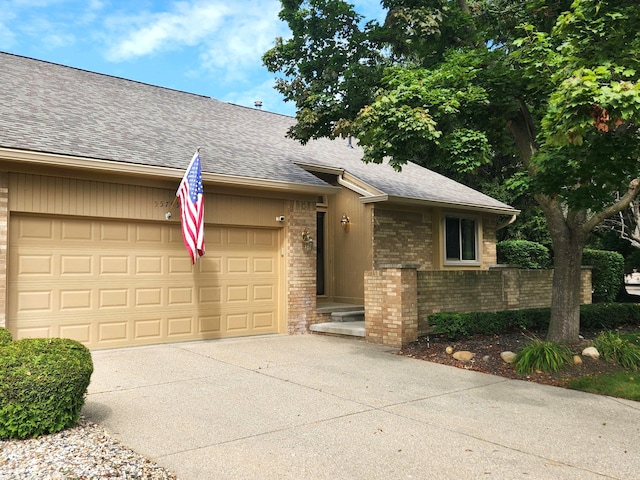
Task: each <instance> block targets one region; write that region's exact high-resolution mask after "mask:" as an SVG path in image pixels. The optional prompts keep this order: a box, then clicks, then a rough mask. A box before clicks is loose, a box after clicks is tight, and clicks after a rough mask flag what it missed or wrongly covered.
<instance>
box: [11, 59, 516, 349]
mask: <svg viewBox="0 0 640 480" xmlns="http://www.w3.org/2000/svg"><path fill="white" fill-rule="evenodd" d="M293 121H294V119H293V118H291V117H287V116H282V115H278V114H273V113H269V112H266V111H262V110H259V109H253V108H246V107H242V106H237V105H232V104H228V103H223V102H220V101H218V100H215V99H212V98H209V97H206V96H201V95H194V94H190V93H185V92H180V91H175V90H171V89H168V88H162V87H158V86H153V85H147V84H143V83H139V82H135V81H130V80H126V79H122V78H116V77H112V76H108V75H102V74H99V73H93V72H88V71H84V70H79V69H76V68H71V67H67V66H62V65H57V64H53V63H48V62H44V61H39V60H35V59H31V58H25V57H21V56H16V55H12V54H7V53H0V279H2V282H1V283H0V285H2V289H1V292H2V293H1V294H0V326H6V327H7V328H8V329H9V330H10V331H11V332H12V333H13V335H14V337H16V338H21V337H27V336H45V337H48V336H62V337H69V338H74V339H77V340H79V341H81V342H83V343H85V344H86V345H87V346H89V347H90V348H95V349H97V348H110V347H120V346H129V345H143V344H150V343H161V342H174V341H185V340H195V339H208V338H223V337H235V336H243V335H255V334H268V333H302V332H308V331H309V329H310V326H311V325H313V324H315V323H317V322H320V321H324V320H326V316H323V315H322V314H319V313H318V306H320V305H322V304H326V303H340V304H353V305H363V304H364V300H365V284H364V283H365V282H364V278H365V272H367V271H373V270H376V269H379V268H383V267H384V266H389V265H392V266H393V265H395V266H402V265H412V266H413V267H414V268H417V269H419V270H433V271H437V270H487V269H488V268H489V266H490V265H493V264H495V263H496V250H495V243H496V226H497V225H498V223H499V222H500V221H504V219H505V218H509V217H510V216H512V215H515V214H517V210H515V209H514V208H512V207H511V206H509V205H506V204H504V203H502V202H499V201H497V200H495V199H493V198H491V197H489V196H487V195H484V194H482V193H480V192H478V191H475V190H473V189H471V188H468V187H466V186H464V185H461V184H459V183H456V182H454V181H452V180H450V179H448V178H445V177H443V176H441V175H439V174H436V173H434V172H432V171H430V170H428V169H426V168H423V167H420V166H417V165H413V164H411V165H407V166H406V167H405V168H404V169H403V170H402V172H400V173H398V172H395V171H394V170H393V169H392V168H391V167H390V166H388V165H386V164H383V165H367V164H364V163H363V162H362V161H361V158H362V151H361V150H360V149H359V148H358V147H357V146H356V145H351V144H350V142H349V141H348V140H333V141H331V140H328V139H320V140H314V141H310V142H309V143H308V144H307V145H304V146H303V145H301V144H299V143H298V142H296V141H294V140H291V139H289V138H287V137H286V136H285V135H286V132H287V129H288V128H289V127H290V125H291V124H292V122H293ZM354 143H355V142H354ZM198 147H199V148H200V157H201V161H202V179H203V184H204V192H205V244H206V254H205V256H204V257H202V258H201V259H200V260H199V261H198V262H196V264H195V265H193V266H192V265H191V261H190V258H189V255H188V253H187V251H186V250H185V248H184V245H183V242H182V234H181V228H180V215H179V211H178V207H177V206H176V204H175V203H174V199H175V192H176V189H177V187H178V185H179V183H180V180H181V179H182V176H183V175H184V172H185V169H186V167H187V165H188V163H189V161H190V159H191V157H192V155H193V154H194V152H195V150H196V148H198ZM168 212H170V213H171V214H172V215H171V216H170V217H169V218H167V217H168V215H167V213H168Z"/></svg>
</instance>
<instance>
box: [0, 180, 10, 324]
mask: <svg viewBox="0 0 640 480" xmlns="http://www.w3.org/2000/svg"><path fill="white" fill-rule="evenodd" d="M8 232H9V175H8V174H7V173H6V172H3V173H0V327H5V326H6V313H7V245H8V242H9V237H8Z"/></svg>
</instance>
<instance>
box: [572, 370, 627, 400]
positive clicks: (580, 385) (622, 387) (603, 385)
mask: <svg viewBox="0 0 640 480" xmlns="http://www.w3.org/2000/svg"><path fill="white" fill-rule="evenodd" d="M568 386H569V388H572V389H574V390H581V391H583V392H588V393H597V394H599V395H609V396H611V397H618V398H626V399H628V400H635V401H637V402H640V371H639V372H617V373H609V374H602V375H594V376H588V377H581V378H576V379H574V380H571V381H570V382H569V385H568Z"/></svg>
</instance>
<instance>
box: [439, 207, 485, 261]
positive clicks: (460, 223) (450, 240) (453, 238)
mask: <svg viewBox="0 0 640 480" xmlns="http://www.w3.org/2000/svg"><path fill="white" fill-rule="evenodd" d="M444 223H445V228H444V237H445V238H444V244H445V263H455V262H465V263H478V262H479V258H478V222H477V221H476V219H475V218H471V217H466V218H465V217H453V216H447V217H445V220H444Z"/></svg>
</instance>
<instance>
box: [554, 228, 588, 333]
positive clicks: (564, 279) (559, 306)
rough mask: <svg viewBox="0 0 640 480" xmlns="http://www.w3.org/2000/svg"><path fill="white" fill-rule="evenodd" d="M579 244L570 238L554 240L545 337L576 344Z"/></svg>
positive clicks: (579, 294)
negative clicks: (551, 285) (549, 309)
mask: <svg viewBox="0 0 640 480" xmlns="http://www.w3.org/2000/svg"><path fill="white" fill-rule="evenodd" d="M582 249H583V245H579V244H576V243H575V242H574V241H573V239H571V238H561V239H557V240H556V239H554V241H553V250H554V261H553V266H554V272H553V287H552V288H553V291H552V294H551V321H550V322H549V330H548V332H547V340H550V341H553V342H563V343H568V344H572V343H577V342H578V335H579V334H580V303H581V300H582V296H581V284H582V282H581V276H582V275H581V274H582Z"/></svg>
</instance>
